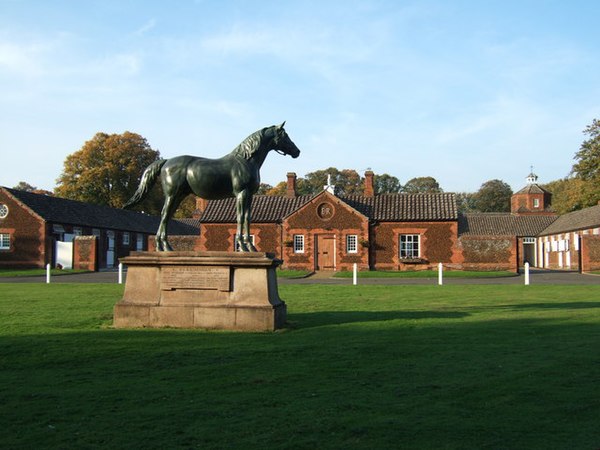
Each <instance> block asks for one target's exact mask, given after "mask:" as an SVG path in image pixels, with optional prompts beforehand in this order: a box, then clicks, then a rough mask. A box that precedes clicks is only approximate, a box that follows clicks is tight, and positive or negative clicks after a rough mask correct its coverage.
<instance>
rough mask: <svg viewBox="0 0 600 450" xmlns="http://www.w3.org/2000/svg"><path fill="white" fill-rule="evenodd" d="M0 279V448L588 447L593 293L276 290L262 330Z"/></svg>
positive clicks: (592, 439) (101, 288)
mask: <svg viewBox="0 0 600 450" xmlns="http://www.w3.org/2000/svg"><path fill="white" fill-rule="evenodd" d="M122 289H123V287H122V286H119V285H93V284H87V285H83V284H81V285H76V284H66V285H65V284H62V285H59V284H55V285H45V284H0V430H1V431H0V442H1V444H0V446H1V447H2V448H36V449H37V448H60V449H63V448H86V449H90V448H145V449H148V448H150V449H154V448H156V449H158V448H160V449H164V448H169V449H171V448H182V449H192V448H203V449H205V448H235V449H238V448H239V449H248V448H260V449H263V448H277V449H279V448H290V449H292V448H293V449H297V448H310V449H317V448H318V449H345V448H364V449H388V448H411V449H412V448H415V449H440V448H444V449H483V448H492V449H513V448H514V449H516V448H518V449H536V448H537V449H567V448H568V449H595V448H599V447H600V288H599V287H598V286H319V285H308V286H306V285H302V286H299V285H285V286H281V287H280V294H281V297H282V298H283V299H284V300H286V303H287V304H288V320H289V322H290V326H289V327H288V328H287V329H285V330H281V331H277V332H273V333H232V332H210V331H203V330H174V329H162V330H121V329H119V330H115V329H112V328H111V317H112V307H113V305H114V303H115V302H116V301H118V300H119V299H120V297H121V294H122Z"/></svg>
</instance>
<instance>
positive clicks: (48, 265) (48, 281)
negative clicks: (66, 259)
mask: <svg viewBox="0 0 600 450" xmlns="http://www.w3.org/2000/svg"><path fill="white" fill-rule="evenodd" d="M49 283H50V264H46V284H49Z"/></svg>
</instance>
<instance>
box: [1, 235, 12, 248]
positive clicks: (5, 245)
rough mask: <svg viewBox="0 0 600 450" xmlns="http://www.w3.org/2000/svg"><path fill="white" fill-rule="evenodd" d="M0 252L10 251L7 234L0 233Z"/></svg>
mask: <svg viewBox="0 0 600 450" xmlns="http://www.w3.org/2000/svg"><path fill="white" fill-rule="evenodd" d="M0 250H10V234H9V233H0Z"/></svg>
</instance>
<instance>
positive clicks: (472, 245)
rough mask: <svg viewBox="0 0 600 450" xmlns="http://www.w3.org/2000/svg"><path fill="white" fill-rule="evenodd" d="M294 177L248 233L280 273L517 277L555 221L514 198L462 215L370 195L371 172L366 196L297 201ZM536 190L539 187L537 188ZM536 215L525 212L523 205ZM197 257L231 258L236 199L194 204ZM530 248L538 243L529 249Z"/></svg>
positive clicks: (436, 204) (434, 201)
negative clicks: (493, 209)
mask: <svg viewBox="0 0 600 450" xmlns="http://www.w3.org/2000/svg"><path fill="white" fill-rule="evenodd" d="M295 179H296V175H295V174H293V173H290V174H288V189H287V194H286V196H284V197H281V196H255V197H254V200H253V209H252V216H253V219H252V220H253V223H252V232H253V236H252V237H253V239H254V243H255V245H256V246H257V248H258V249H259V250H261V251H266V252H272V253H274V254H275V255H276V256H277V257H278V258H281V259H282V260H283V261H284V267H286V268H290V269H303V270H310V271H312V270H351V268H352V266H353V264H354V263H356V264H357V265H358V267H359V268H360V269H361V270H423V269H429V268H432V267H436V266H437V264H438V263H440V262H441V263H443V264H445V265H446V266H448V267H450V268H456V269H484V270H486V269H487V270H498V269H500V270H515V271H516V270H518V267H519V265H521V264H522V263H523V261H524V260H529V259H531V258H532V256H534V255H535V254H536V253H535V248H530V239H535V237H536V236H537V235H538V234H539V233H540V232H541V231H542V230H543V229H544V228H546V227H547V226H548V225H550V224H551V223H552V222H553V221H554V220H555V219H556V217H555V216H553V215H551V213H550V212H549V211H548V207H549V201H550V196H549V193H547V192H545V191H544V192H542V194H541V197H540V199H541V200H542V201H541V206H540V205H537V202H534V201H533V200H532V198H531V196H538V191H537V189H533V188H531V187H530V191H531V192H527V191H519V192H518V193H517V194H516V195H517V196H518V197H517V201H516V202H515V205H518V208H519V211H518V212H517V211H513V212H512V213H498V214H465V215H462V214H459V213H458V212H457V206H456V198H455V195H454V194H451V193H436V194H382V195H375V191H374V186H373V173H372V172H370V171H368V172H367V173H365V190H364V194H363V195H353V196H347V197H343V196H336V195H334V194H333V193H332V192H331V190H327V189H326V190H324V191H323V192H321V193H319V194H317V195H315V196H297V195H296V190H295ZM540 189H541V188H540ZM530 204H531V205H536V206H533V208H534V209H533V210H531V211H530V210H526V208H527V207H528V205H530ZM198 209H199V211H198V212H199V217H200V219H201V225H200V227H201V232H200V236H201V237H200V245H199V248H200V249H201V250H222V251H232V250H233V245H234V235H235V225H234V224H235V207H234V201H233V199H225V200H219V201H211V202H205V201H202V200H199V202H198ZM534 246H535V244H534Z"/></svg>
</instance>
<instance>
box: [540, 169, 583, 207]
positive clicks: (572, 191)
mask: <svg viewBox="0 0 600 450" xmlns="http://www.w3.org/2000/svg"><path fill="white" fill-rule="evenodd" d="M542 187H543V188H544V189H546V190H547V191H548V192H550V193H552V209H553V210H554V211H555V212H557V213H558V214H565V213H568V212H571V211H576V210H578V209H581V208H584V207H585V206H586V205H585V204H584V203H585V202H584V196H582V193H583V192H585V191H586V189H587V186H586V182H585V181H583V180H581V179H580V178H576V177H573V176H570V177H565V178H561V179H560V180H554V181H551V182H549V183H546V184H544V185H542Z"/></svg>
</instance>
